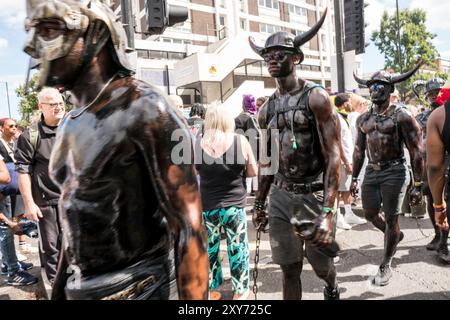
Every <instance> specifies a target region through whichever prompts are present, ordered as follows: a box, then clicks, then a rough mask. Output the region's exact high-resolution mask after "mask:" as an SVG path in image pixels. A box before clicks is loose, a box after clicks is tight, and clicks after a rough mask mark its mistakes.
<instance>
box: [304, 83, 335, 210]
mask: <svg viewBox="0 0 450 320" xmlns="http://www.w3.org/2000/svg"><path fill="white" fill-rule="evenodd" d="M309 103H310V108H311V110H312V112H313V113H314V115H315V118H316V123H317V129H318V133H319V138H320V143H321V148H322V154H323V156H324V159H325V171H324V181H323V182H324V202H323V204H324V206H326V207H329V208H333V207H334V202H335V201H336V196H337V190H338V187H339V174H340V160H341V152H340V150H341V149H340V148H342V146H341V139H340V125H339V119H338V115H337V113H336V112H335V111H334V108H333V106H332V105H331V102H330V98H329V96H328V94H326V92H324V91H323V90H320V89H314V90H313V91H312V93H311V95H310V97H309Z"/></svg>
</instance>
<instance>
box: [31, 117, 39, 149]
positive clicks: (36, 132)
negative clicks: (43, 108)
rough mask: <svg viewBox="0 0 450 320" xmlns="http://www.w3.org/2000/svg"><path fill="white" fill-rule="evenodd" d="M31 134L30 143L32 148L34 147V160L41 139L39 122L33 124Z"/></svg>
mask: <svg viewBox="0 0 450 320" xmlns="http://www.w3.org/2000/svg"><path fill="white" fill-rule="evenodd" d="M29 132H30V143H31V146H32V147H33V158H34V155H35V154H36V147H37V142H38V137H39V127H38V123H37V122H33V123H31V125H30V128H29Z"/></svg>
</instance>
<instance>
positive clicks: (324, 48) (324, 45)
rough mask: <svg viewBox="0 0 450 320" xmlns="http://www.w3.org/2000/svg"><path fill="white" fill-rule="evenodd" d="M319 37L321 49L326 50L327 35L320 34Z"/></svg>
mask: <svg viewBox="0 0 450 320" xmlns="http://www.w3.org/2000/svg"><path fill="white" fill-rule="evenodd" d="M320 38H321V40H322V51H327V37H326V36H325V35H324V34H322V35H321V36H320Z"/></svg>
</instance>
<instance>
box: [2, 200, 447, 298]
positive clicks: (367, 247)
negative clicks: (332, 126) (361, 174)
mask: <svg viewBox="0 0 450 320" xmlns="http://www.w3.org/2000/svg"><path fill="white" fill-rule="evenodd" d="M250 209H251V206H248V207H247V211H248V210H250ZM355 212H357V213H358V214H361V211H360V210H358V211H356V210H355ZM247 221H248V230H249V241H250V250H251V257H250V267H251V268H252V269H253V259H254V256H255V232H254V229H253V226H252V224H251V215H250V214H249V213H248V214H247ZM400 226H401V229H402V231H403V232H404V233H405V238H404V239H403V241H402V242H401V243H400V244H399V247H398V250H397V253H396V255H395V258H394V260H393V263H392V266H393V277H392V279H391V283H390V284H389V285H388V286H385V287H374V286H372V285H370V283H369V281H368V279H369V277H370V276H372V275H374V274H376V272H377V267H378V263H379V262H380V261H381V259H382V254H383V247H382V244H383V235H382V233H381V232H380V231H378V230H377V229H375V227H373V226H372V225H371V224H370V223H368V224H365V225H361V226H356V227H353V228H352V230H349V231H343V230H339V229H338V232H337V241H338V242H339V244H340V246H341V248H342V249H343V252H342V253H341V255H340V258H339V261H338V262H337V263H336V266H337V271H338V281H339V286H340V288H341V299H349V300H366V299H377V300H382V299H402V300H404V299H419V300H447V299H450V289H449V288H450V266H448V265H447V266H446V265H442V264H441V263H440V262H439V261H438V259H437V257H436V254H435V253H434V252H431V251H427V250H426V249H425V245H426V244H427V243H428V242H429V241H430V240H431V239H432V236H433V230H432V228H431V224H430V221H429V219H428V218H424V219H420V220H416V219H414V218H411V217H409V216H406V217H403V216H401V217H400ZM419 227H420V229H419ZM31 241H32V243H33V245H35V246H36V245H37V243H36V240H31ZM221 253H222V254H221V255H222V257H223V266H224V276H225V279H226V281H225V283H224V284H223V285H222V287H221V288H220V291H221V292H222V296H223V298H224V299H230V298H231V297H232V292H231V280H230V276H229V268H228V258H227V257H226V244H225V240H223V241H222V243H221ZM28 256H29V257H30V259H29V260H28V261H31V262H33V263H34V264H35V265H36V266H37V265H39V263H38V257H37V254H32V255H28ZM258 269H259V276H258V280H257V284H258V300H280V299H281V298H282V293H281V289H282V282H281V271H280V268H279V266H278V265H275V264H273V263H272V260H271V252H270V244H269V236H268V234H262V236H261V246H260V261H259V265H258ZM31 273H32V274H33V275H35V276H40V274H39V269H38V268H36V267H35V268H33V269H32V270H31ZM250 276H252V273H251V272H250ZM5 279H6V277H5V276H2V277H1V284H0V300H39V299H44V296H45V295H44V294H43V288H42V280H41V281H40V283H38V284H37V285H33V286H28V287H10V286H6V285H5V284H4V280H5ZM302 284H303V299H304V300H322V299H323V293H322V290H323V286H324V285H323V283H322V281H321V280H319V279H318V278H317V277H316V276H315V274H314V272H313V271H312V268H311V265H310V264H309V263H308V262H307V260H305V264H304V267H303V273H302ZM252 286H253V279H252V280H251V287H252ZM248 299H249V300H253V299H254V295H253V293H251V294H250V296H249V298H248Z"/></svg>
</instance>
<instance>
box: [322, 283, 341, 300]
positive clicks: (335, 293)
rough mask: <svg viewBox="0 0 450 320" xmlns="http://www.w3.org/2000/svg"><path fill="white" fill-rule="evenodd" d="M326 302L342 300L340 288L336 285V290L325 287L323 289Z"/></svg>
mask: <svg viewBox="0 0 450 320" xmlns="http://www.w3.org/2000/svg"><path fill="white" fill-rule="evenodd" d="M323 297H324V300H340V292H339V287H338V286H337V285H336V287H334V288H329V287H325V288H324V289H323Z"/></svg>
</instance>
